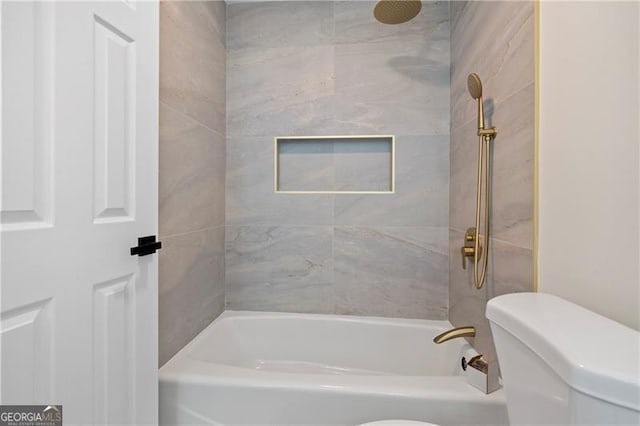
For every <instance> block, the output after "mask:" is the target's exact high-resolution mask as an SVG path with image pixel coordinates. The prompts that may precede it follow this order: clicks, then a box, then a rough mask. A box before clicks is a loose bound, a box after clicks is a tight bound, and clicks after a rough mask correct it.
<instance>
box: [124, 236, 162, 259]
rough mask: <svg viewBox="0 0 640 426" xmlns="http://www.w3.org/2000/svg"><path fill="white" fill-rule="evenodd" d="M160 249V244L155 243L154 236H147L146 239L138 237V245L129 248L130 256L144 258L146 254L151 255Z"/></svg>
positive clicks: (158, 242)
mask: <svg viewBox="0 0 640 426" xmlns="http://www.w3.org/2000/svg"><path fill="white" fill-rule="evenodd" d="M161 248H162V243H161V242H160V241H156V236H155V235H149V236H148V237H140V238H138V245H137V246H136V247H131V256H135V255H138V256H146V255H148V254H153V253H155V252H156V251H157V250H160V249H161Z"/></svg>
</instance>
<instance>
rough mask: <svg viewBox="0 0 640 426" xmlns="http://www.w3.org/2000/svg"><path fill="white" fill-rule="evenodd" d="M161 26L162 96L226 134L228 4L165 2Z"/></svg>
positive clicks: (168, 102) (163, 99)
mask: <svg viewBox="0 0 640 426" xmlns="http://www.w3.org/2000/svg"><path fill="white" fill-rule="evenodd" d="M160 28H161V31H160V100H161V101H162V102H165V103H166V104H167V105H169V106H171V107H172V108H174V109H176V110H178V111H181V112H183V113H185V114H187V115H189V116H191V117H193V118H195V119H196V120H198V121H199V122H201V123H202V124H204V125H205V126H207V127H209V128H210V129H214V130H217V131H219V132H221V133H224V128H225V92H226V89H225V47H224V32H225V28H224V5H220V4H219V2H176V1H163V2H161V4H160Z"/></svg>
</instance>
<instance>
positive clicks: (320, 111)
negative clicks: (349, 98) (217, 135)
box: [227, 46, 334, 137]
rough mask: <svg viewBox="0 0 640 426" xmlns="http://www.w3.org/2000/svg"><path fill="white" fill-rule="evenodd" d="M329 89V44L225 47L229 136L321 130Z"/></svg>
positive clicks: (328, 109)
mask: <svg viewBox="0 0 640 426" xmlns="http://www.w3.org/2000/svg"><path fill="white" fill-rule="evenodd" d="M333 93H334V48H333V46H315V47H313V46H309V47H304V46H300V47H283V48H262V47H249V48H245V49H230V50H228V51H227V135H228V136H229V137H236V136H246V135H256V136H261V135H269V136H272V137H273V136H294V135H314V134H316V135H317V134H323V133H324V132H323V131H322V129H323V128H324V125H325V124H326V123H329V122H331V120H332V115H331V111H332V109H331V104H330V103H328V101H327V98H328V97H330V96H331V95H333Z"/></svg>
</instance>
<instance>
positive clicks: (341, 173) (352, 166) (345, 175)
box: [333, 138, 392, 191]
mask: <svg viewBox="0 0 640 426" xmlns="http://www.w3.org/2000/svg"><path fill="white" fill-rule="evenodd" d="M333 145H334V165H335V172H334V179H335V181H334V182H335V183H334V188H335V190H337V191H390V190H391V174H392V173H391V164H392V161H391V151H392V144H391V139H378V140H374V139H366V138H362V139H359V140H350V139H343V140H339V141H337V142H335V143H334V144H333Z"/></svg>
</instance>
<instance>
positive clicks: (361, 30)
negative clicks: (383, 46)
mask: <svg viewBox="0 0 640 426" xmlns="http://www.w3.org/2000/svg"><path fill="white" fill-rule="evenodd" d="M376 3H377V2H376V1H373V0H364V1H362V0H360V1H338V2H335V39H336V43H337V44H350V43H378V42H397V43H403V42H406V41H408V40H425V39H426V40H440V39H443V38H444V39H448V38H449V4H448V3H449V2H446V1H439V2H434V1H423V2H422V10H421V11H420V13H419V14H418V16H416V17H415V18H413V19H412V20H411V21H409V22H406V23H404V24H402V25H384V24H381V23H380V22H378V21H376V19H375V18H374V16H373V9H374V7H375V5H376Z"/></svg>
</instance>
